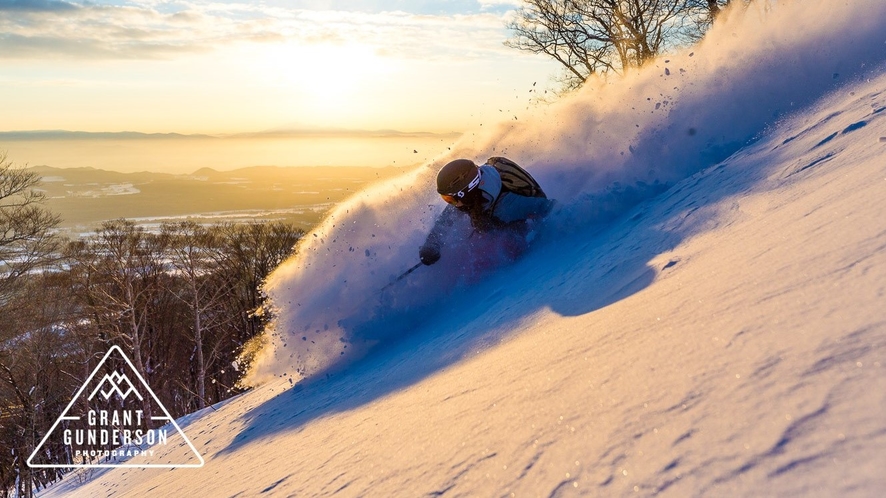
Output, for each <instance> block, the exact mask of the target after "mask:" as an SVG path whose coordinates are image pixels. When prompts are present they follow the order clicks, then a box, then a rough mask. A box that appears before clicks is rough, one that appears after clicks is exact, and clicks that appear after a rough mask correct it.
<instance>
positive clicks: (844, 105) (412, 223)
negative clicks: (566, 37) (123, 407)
mask: <svg viewBox="0 0 886 498" xmlns="http://www.w3.org/2000/svg"><path fill="white" fill-rule="evenodd" d="M825 3H827V2H825ZM835 5H840V6H841V7H840V8H837V7H835ZM826 7H827V8H825V7H822V6H816V7H803V8H795V7H791V6H790V5H783V6H781V7H780V8H777V9H775V10H774V11H773V12H769V13H764V12H752V15H749V16H744V17H741V18H733V19H731V20H730V22H729V23H726V24H724V25H722V26H718V27H717V29H715V30H714V31H713V32H712V36H711V39H710V40H708V41H707V42H706V43H705V44H704V45H702V46H700V47H697V48H695V49H694V50H693V51H692V52H691V53H684V54H677V55H675V56H674V57H672V58H671V59H668V61H669V62H665V61H662V62H661V64H660V65H659V67H657V68H649V69H648V70H646V71H644V72H642V73H640V74H637V75H634V76H632V77H631V79H630V80H629V81H630V84H628V85H626V86H625V85H623V86H610V85H608V84H605V83H600V84H599V86H598V87H596V88H591V89H589V90H588V91H586V92H584V93H583V94H582V95H580V96H579V97H577V98H575V99H572V100H570V101H567V102H564V103H562V104H560V105H558V106H555V107H552V108H548V109H546V110H543V111H538V113H537V114H536V115H533V116H532V117H531V118H527V120H526V121H528V124H523V120H518V121H517V122H516V123H511V124H507V125H502V126H499V127H497V128H496V129H495V130H494V131H491V132H489V134H488V135H483V136H479V135H478V136H476V137H475V138H474V139H473V141H469V142H466V143H462V144H460V145H459V148H458V151H457V152H456V153H455V154H462V155H467V156H469V157H475V158H477V159H483V157H482V156H481V154H486V155H492V154H493V153H501V151H502V149H503V148H504V149H505V150H506V152H505V153H506V154H507V155H509V156H511V157H513V158H515V159H519V160H520V162H522V163H525V164H526V165H527V166H529V167H530V168H531V169H533V171H536V170H537V171H539V172H540V174H539V176H540V177H541V178H542V183H543V184H544V185H545V186H546V190H547V186H548V185H550V187H551V190H550V191H551V193H552V194H553V196H554V197H557V198H558V199H559V200H561V206H562V208H561V209H560V210H559V211H558V212H557V213H556V214H555V215H554V216H553V218H552V219H551V220H550V223H549V225H548V226H547V227H546V230H545V232H544V236H543V237H542V240H540V241H539V242H538V243H537V244H536V245H535V247H534V248H533V249H532V251H531V252H530V253H529V254H527V255H526V256H525V257H524V258H522V259H521V260H519V261H517V262H516V263H513V264H511V265H508V266H504V267H502V268H499V269H498V270H496V271H491V272H487V273H484V274H481V275H469V274H466V273H464V272H463V271H461V270H460V269H459V266H458V265H456V264H455V263H452V260H453V258H451V257H450V260H449V261H450V263H447V262H446V256H445V255H444V259H443V260H441V263H440V265H435V266H434V267H431V268H421V269H419V270H418V271H416V272H415V273H414V274H412V275H410V276H409V277H408V278H407V279H405V280H404V281H403V282H402V283H401V285H400V286H397V287H396V288H395V289H394V290H392V291H391V292H386V293H384V294H382V295H378V294H377V292H376V291H377V289H379V288H381V287H383V286H384V285H385V284H386V283H387V282H389V281H390V278H391V276H392V275H396V274H398V273H399V272H400V271H402V270H403V269H405V268H408V267H409V266H410V264H411V262H412V261H413V260H414V259H415V254H414V253H415V252H416V248H417V246H418V244H419V243H420V239H421V236H422V234H423V232H424V230H426V228H427V226H428V225H429V224H430V223H431V221H432V218H433V217H432V214H434V213H436V212H438V211H439V208H440V206H439V202H437V201H436V200H435V199H433V195H432V194H430V193H429V192H430V191H431V189H430V186H429V185H430V180H431V179H432V178H433V169H434V168H436V167H437V166H438V165H439V162H442V161H445V160H446V159H447V158H448V157H449V156H447V157H446V158H440V160H439V161H437V162H435V163H434V164H432V165H430V166H431V167H429V168H426V169H422V170H420V171H417V172H416V173H415V174H414V175H411V176H410V177H407V178H402V179H400V180H398V181H397V182H393V183H389V184H386V185H384V186H379V187H377V188H376V189H375V190H372V191H371V192H369V193H367V194H364V195H362V196H360V197H358V198H356V199H354V200H353V201H352V202H351V203H350V204H347V205H345V206H343V207H342V208H341V209H340V210H339V211H338V212H336V213H335V214H334V215H333V217H331V218H330V219H329V220H327V222H326V223H325V224H324V225H323V226H322V227H321V228H320V229H319V230H318V231H317V233H316V236H312V237H309V240H308V242H307V243H305V244H304V245H303V246H302V247H301V256H300V257H299V258H297V259H296V260H294V261H291V262H289V263H288V264H286V265H284V267H282V268H281V269H280V270H279V271H278V272H277V273H276V274H275V275H274V278H273V280H272V282H271V284H270V288H269V290H270V292H271V294H272V296H273V298H274V300H275V303H276V305H277V307H278V308H279V316H280V320H279V322H278V323H277V335H276V336H275V338H274V341H273V342H272V345H271V346H269V348H268V350H267V352H266V354H265V356H264V357H263V359H262V361H261V363H260V364H259V367H258V369H257V370H256V371H255V372H254V373H253V377H252V378H253V379H255V380H257V381H258V380H264V383H263V384H261V385H260V386H259V387H257V388H256V389H254V390H253V391H251V392H248V393H246V394H244V395H242V396H239V397H237V398H235V399H232V400H229V401H228V402H225V403H223V404H221V405H220V406H216V407H214V408H211V409H207V410H204V411H202V412H200V413H197V414H194V415H191V416H189V417H186V418H185V419H184V420H181V421H180V425H181V426H182V428H183V430H184V431H185V433H186V434H187V435H188V437H189V438H190V439H191V441H192V442H193V443H194V445H195V446H196V447H197V449H198V450H199V451H200V452H201V454H202V456H203V457H204V458H205V460H206V464H205V465H204V466H203V467H202V468H199V469H174V470H168V469H165V470H162V469H103V470H101V471H99V472H96V473H95V474H93V475H92V479H91V480H89V481H88V482H86V483H83V484H81V483H79V482H78V479H76V476H70V477H69V478H66V479H65V481H63V482H62V483H60V484H57V485H55V486H54V487H53V488H51V489H50V490H49V491H48V492H46V493H44V496H111V495H121V496H195V497H196V496H211V497H216V496H315V495H336V496H421V495H446V496H508V495H511V494H512V493H513V494H514V495H516V496H573V495H579V494H582V495H591V496H596V495H599V496H620V495H635V494H639V495H641V496H642V495H652V494H662V495H665V496H693V495H699V496H786V495H790V496H838V495H840V496H878V495H880V494H882V490H883V489H886V476H884V475H883V472H882V469H883V468H886V452H884V448H886V369H884V366H883V363H884V362H886V312H884V311H883V305H882V303H883V301H884V294H886V200H884V199H886V70H884V69H883V66H882V64H883V63H884V61H886V50H884V43H886V5H882V4H881V3H880V2H874V1H870V2H852V7H851V8H850V7H846V6H844V5H843V3H842V2H832V3H831V4H829V5H827V6H826ZM788 18H790V19H792V20H793V22H795V23H796V24H795V26H798V27H800V28H802V29H792V30H783V29H778V26H779V24H778V23H780V22H784V20H785V19H788ZM786 31H789V32H786ZM752 35H753V36H752ZM760 37H763V38H760ZM758 38H759V39H763V40H765V41H764V42H762V43H757V44H755V45H754V44H750V43H749V42H747V40H751V39H754V40H756V39H758ZM735 39H743V40H745V43H744V44H743V45H742V44H738V43H737V42H735V41H734V40H735ZM739 48H740V49H741V50H739ZM786 54H790V55H789V56H787V55H786ZM665 68H667V69H668V71H667V72H665V71H664V70H665ZM677 78H679V79H677ZM647 98H648V99H649V100H646V99H647ZM665 102H666V103H665ZM604 137H605V138H604ZM492 144H495V145H492ZM493 147H496V152H493ZM524 157H526V158H527V159H525V160H524V159H523V158H524ZM614 181H618V182H620V185H621V186H620V187H617V188H612V187H611V185H612V182H614ZM638 181H639V182H643V183H637V182H638ZM656 181H657V182H658V185H656ZM664 186H668V187H670V188H668V189H667V190H666V191H664V192H663V193H660V192H661V191H662V190H663V188H664ZM392 187H398V188H392ZM656 194H657V195H656ZM429 206H430V207H429ZM417 211H420V212H423V213H424V215H423V216H421V217H417V216H414V215H415V213H416V212H417ZM414 218H420V219H414ZM465 250H469V248H467V247H466V248H465ZM378 341H380V342H378ZM370 344H377V345H376V346H375V348H374V349H372V350H370V351H369V353H368V354H365V355H362V356H361V355H358V354H355V353H351V352H350V351H352V350H354V349H359V347H360V346H361V345H363V346H368V345H370ZM345 345H350V346H351V347H350V348H348V349H345V348H344V346H345ZM341 353H345V354H341ZM327 367H331V368H332V369H331V370H327V371H326V372H324V369H325V368H327ZM303 374H307V375H308V377H307V378H305V379H302V380H301V381H300V382H297V383H296V384H295V385H294V386H293V385H292V383H293V382H296V381H298V380H299V379H298V377H299V375H303ZM168 451H170V452H176V451H184V449H183V448H178V449H170V450H168ZM170 458H172V457H170Z"/></svg>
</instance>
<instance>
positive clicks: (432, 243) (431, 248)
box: [418, 205, 458, 265]
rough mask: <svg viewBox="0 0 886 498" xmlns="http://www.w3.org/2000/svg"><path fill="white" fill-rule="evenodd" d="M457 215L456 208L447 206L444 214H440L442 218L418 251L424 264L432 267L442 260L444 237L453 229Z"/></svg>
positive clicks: (438, 218)
mask: <svg viewBox="0 0 886 498" xmlns="http://www.w3.org/2000/svg"><path fill="white" fill-rule="evenodd" d="M457 215H458V210H457V209H456V208H455V207H454V206H451V205H447V206H446V208H445V209H443V212H442V213H440V216H439V217H437V221H436V222H434V226H433V228H431V233H429V234H428V238H427V239H425V243H424V244H423V245H422V246H421V248H420V249H419V250H418V257H419V258H420V259H421V262H422V263H424V264H426V265H432V264H434V263H436V262H437V261H439V260H440V249H441V248H442V247H443V236H444V235H445V233H446V231H447V230H448V229H449V228H451V227H452V224H453V223H454V222H455V218H456V216H457Z"/></svg>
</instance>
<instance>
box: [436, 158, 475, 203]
mask: <svg viewBox="0 0 886 498" xmlns="http://www.w3.org/2000/svg"><path fill="white" fill-rule="evenodd" d="M478 185H480V168H478V167H477V165H476V164H474V161H471V160H470V159H456V160H455V161H452V162H450V163H448V164H447V165H446V166H443V168H442V169H440V172H439V173H437V192H438V193H439V194H440V195H441V196H442V197H443V199H444V200H446V202H448V203H450V204H454V203H457V202H458V201H461V200H464V199H465V197H466V196H467V195H468V194H469V193H470V192H471V191H472V190H474V189H476V188H477V186H478Z"/></svg>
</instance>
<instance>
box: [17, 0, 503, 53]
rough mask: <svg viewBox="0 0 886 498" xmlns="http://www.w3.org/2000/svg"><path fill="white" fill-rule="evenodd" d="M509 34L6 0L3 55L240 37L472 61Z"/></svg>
mask: <svg viewBox="0 0 886 498" xmlns="http://www.w3.org/2000/svg"><path fill="white" fill-rule="evenodd" d="M501 1H502V0H484V2H481V3H482V4H483V5H484V6H485V5H487V4H489V5H491V4H494V3H501ZM504 37H505V34H504V22H503V20H502V18H501V17H500V16H499V15H497V14H495V13H492V12H484V13H474V14H462V15H452V14H445V15H444V14H436V15H432V14H415V13H407V12H403V11H379V12H356V11H331V10H305V9H293V8H288V7H281V6H275V5H274V4H271V5H265V4H253V3H210V2H205V1H197V2H187V3H184V2H183V3H166V2H164V3H154V2H146V3H129V4H126V5H113V6H112V5H96V4H91V3H88V4H84V5H82V6H78V5H74V4H70V3H66V2H62V1H58V0H11V1H10V0H0V59H3V58H6V59H13V58H14V59H25V58H32V59H40V58H44V59H45V58H83V59H90V58H92V59H140V58H144V59H156V58H174V57H176V56H177V55H178V54H185V53H194V52H206V51H211V50H216V49H220V48H224V47H226V46H231V45H234V44H238V43H240V44H256V43H277V42H282V41H290V42H295V43H300V44H304V45H312V44H313V45H317V44H330V45H344V44H356V45H362V46H369V47H372V48H373V49H375V50H376V52H377V53H379V54H387V55H388V56H396V57H402V58H414V59H422V60H439V59H445V58H450V59H453V60H455V59H459V60H468V59H472V58H483V57H488V56H489V55H492V54H495V53H499V54H501V53H505V52H506V51H507V49H506V48H504V47H503V46H502V45H501V42H502V40H503V39H504ZM478 47H483V48H478Z"/></svg>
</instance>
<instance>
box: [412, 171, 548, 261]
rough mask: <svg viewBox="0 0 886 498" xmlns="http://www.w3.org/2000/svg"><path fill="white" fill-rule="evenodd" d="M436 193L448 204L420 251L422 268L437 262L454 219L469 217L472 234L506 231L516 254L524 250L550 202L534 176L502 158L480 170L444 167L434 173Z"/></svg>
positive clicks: (545, 213) (546, 211)
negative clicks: (515, 243) (533, 227)
mask: <svg viewBox="0 0 886 498" xmlns="http://www.w3.org/2000/svg"><path fill="white" fill-rule="evenodd" d="M437 192H438V193H439V194H440V196H441V197H443V200H444V201H446V202H447V203H448V206H446V208H445V209H443V213H441V214H440V217H439V218H437V221H436V223H434V227H433V228H432V229H431V233H430V234H428V238H427V240H426V241H425V243H424V245H422V246H421V249H419V258H420V259H421V262H422V263H424V264H425V265H432V264H434V263H436V262H437V261H439V260H440V256H441V253H440V251H441V249H442V247H443V246H444V235H445V233H446V231H447V229H448V228H449V227H451V226H452V224H453V223H454V222H455V219H456V217H458V216H461V215H467V216H469V217H470V220H471V226H472V227H473V229H474V232H477V233H487V232H492V231H506V232H507V233H508V234H511V235H514V236H515V237H514V238H515V239H516V240H519V241H521V244H520V245H521V247H519V248H518V249H517V252H522V250H523V249H525V246H526V244H527V243H528V242H527V241H526V236H527V234H528V233H529V231H530V229H531V226H530V225H531V224H532V223H533V221H534V220H538V219H541V218H543V217H544V216H545V215H547V214H548V213H549V212H550V210H551V207H552V206H553V204H554V201H553V200H550V199H548V198H547V196H546V195H545V193H544V191H543V190H542V189H541V187H540V186H539V184H538V182H536V181H535V179H534V178H532V175H530V174H529V173H527V172H526V170H524V169H523V168H521V167H520V166H518V165H517V164H516V163H514V162H513V161H511V160H510V159H506V158H504V157H492V158H489V160H488V161H486V164H483V165H482V166H477V165H476V164H474V162H473V161H471V160H470V159H456V160H454V161H452V162H450V163H448V164H446V165H445V166H443V168H441V169H440V172H439V173H437ZM472 235H473V233H472Z"/></svg>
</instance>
